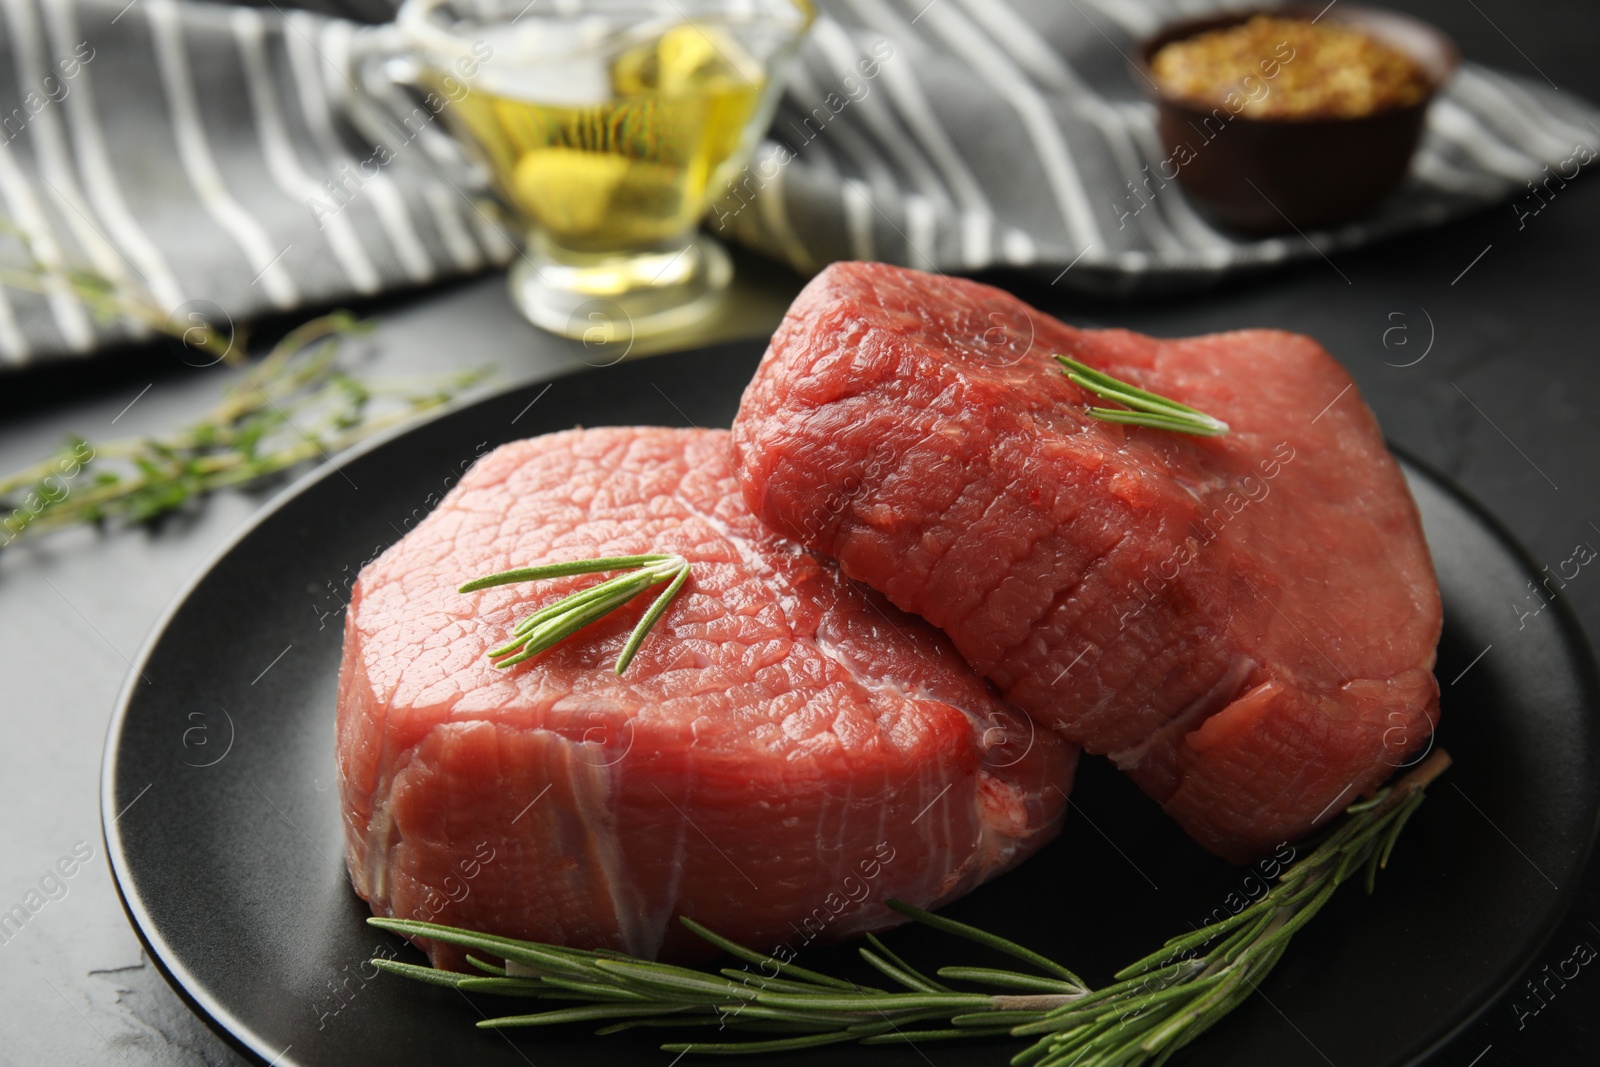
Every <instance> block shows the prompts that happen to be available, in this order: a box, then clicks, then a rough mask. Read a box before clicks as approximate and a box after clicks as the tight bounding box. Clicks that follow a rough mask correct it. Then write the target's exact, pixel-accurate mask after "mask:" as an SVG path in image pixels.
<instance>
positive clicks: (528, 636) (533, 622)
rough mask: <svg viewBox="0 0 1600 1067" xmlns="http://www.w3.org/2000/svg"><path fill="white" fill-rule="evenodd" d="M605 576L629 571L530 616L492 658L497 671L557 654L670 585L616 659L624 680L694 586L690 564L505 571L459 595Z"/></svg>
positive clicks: (671, 560)
mask: <svg viewBox="0 0 1600 1067" xmlns="http://www.w3.org/2000/svg"><path fill="white" fill-rule="evenodd" d="M601 571H628V572H629V573H627V574H619V575H617V577H615V578H610V579H607V580H606V581H604V582H601V583H600V584H599V585H595V586H590V587H589V588H588V589H584V590H582V591H580V592H577V593H573V594H572V595H571V596H567V597H563V598H562V599H560V600H558V601H556V602H555V603H554V604H551V605H549V606H547V607H543V608H540V609H539V610H538V611H536V612H534V613H533V614H532V615H529V616H528V617H527V618H526V619H523V620H522V621H521V622H519V623H518V624H517V626H516V628H515V629H513V630H512V631H511V633H512V639H511V640H510V641H508V642H506V643H505V644H503V645H501V646H500V647H499V648H496V649H493V650H491V651H490V652H489V653H488V656H489V659H490V660H498V661H499V662H497V663H495V666H496V667H514V666H516V665H517V664H519V663H521V662H522V661H523V660H527V659H532V658H533V657H534V656H537V655H538V654H539V653H541V652H543V651H545V650H546V649H550V648H554V647H555V646H556V645H559V644H560V643H561V642H563V641H565V640H566V639H567V638H569V637H571V636H572V635H573V634H575V633H577V632H578V631H579V630H581V629H583V628H584V627H585V626H588V625H589V624H590V623H592V622H596V621H598V620H599V619H602V618H604V617H605V616H607V615H609V614H611V613H612V612H613V611H616V610H617V609H618V608H620V607H622V606H623V605H624V604H626V603H628V602H629V601H630V600H632V599H633V598H634V597H636V596H638V595H639V594H640V593H642V592H644V591H645V590H646V589H649V588H650V587H651V586H653V585H659V584H660V583H662V582H668V583H669V584H668V585H667V587H666V589H664V590H662V591H661V593H660V595H659V596H657V597H656V599H655V602H654V603H653V604H651V605H650V610H648V611H646V612H645V613H644V615H643V617H642V618H640V619H639V623H638V625H637V626H635V627H634V628H633V633H632V634H630V635H629V636H628V642H627V644H625V645H623V646H622V654H621V655H619V656H618V657H617V665H616V672H617V675H618V676H619V677H620V676H621V674H622V672H623V671H625V670H627V669H628V664H630V663H632V662H633V657H634V654H635V653H637V652H638V651H639V646H640V645H641V644H643V643H644V639H645V635H646V634H648V633H649V632H650V629H651V627H653V626H655V624H656V622H657V621H658V620H659V619H660V618H661V616H662V615H663V614H665V613H666V610H667V608H668V607H670V606H671V605H672V601H673V599H674V598H675V597H676V596H677V595H678V591H679V590H680V589H682V588H683V583H684V582H686V581H688V580H689V561H688V560H686V559H684V558H683V557H682V556H673V555H662V554H659V553H657V554H651V555H645V556H611V557H608V558H606V559H578V560H571V561H569V562H566V563H546V564H544V565H542V566H538V567H521V568H518V569H516V570H510V571H501V572H500V573H499V574H490V575H485V576H484V577H482V578H474V579H473V580H472V581H470V582H467V583H466V584H465V585H463V586H461V588H460V589H458V590H457V592H460V593H474V592H477V591H478V590H479V589H488V588H489V587H491V586H496V585H507V584H509V583H511V582H534V581H538V580H540V579H541V578H564V577H566V576H568V575H573V574H597V573H599V572H601Z"/></svg>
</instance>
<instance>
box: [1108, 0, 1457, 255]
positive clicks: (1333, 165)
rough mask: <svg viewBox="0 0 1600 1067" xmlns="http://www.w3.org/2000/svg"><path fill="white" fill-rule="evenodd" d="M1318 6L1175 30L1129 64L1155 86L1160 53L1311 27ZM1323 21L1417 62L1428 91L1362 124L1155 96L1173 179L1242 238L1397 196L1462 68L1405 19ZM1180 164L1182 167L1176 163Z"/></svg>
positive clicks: (1338, 16)
mask: <svg viewBox="0 0 1600 1067" xmlns="http://www.w3.org/2000/svg"><path fill="white" fill-rule="evenodd" d="M1321 10H1323V9H1322V8H1321V6H1320V5H1317V4H1288V5H1285V6H1283V7H1275V8H1259V9H1255V10H1250V11H1234V12H1230V13H1228V14H1227V15H1219V16H1214V17H1210V18H1203V19H1192V20H1188V21H1184V22H1177V23H1172V24H1170V25H1168V26H1166V27H1164V28H1162V29H1161V30H1160V31H1159V32H1157V33H1156V34H1154V35H1153V36H1151V37H1149V38H1146V39H1145V40H1144V41H1142V42H1140V44H1139V47H1138V50H1137V52H1136V53H1135V56H1134V65H1135V66H1136V67H1137V68H1138V70H1139V73H1140V74H1141V75H1142V79H1141V80H1142V81H1143V82H1144V83H1145V84H1146V85H1152V84H1155V79H1154V77H1153V75H1152V73H1151V70H1150V60H1151V58H1152V57H1153V56H1154V55H1155V54H1156V53H1157V52H1158V51H1160V50H1161V47H1162V46H1163V45H1166V44H1169V43H1170V42H1172V41H1179V40H1183V39H1184V38H1187V37H1193V36H1194V35H1196V34H1198V33H1203V32H1205V31H1206V30H1216V29H1224V28H1226V27H1228V26H1234V25H1237V24H1239V23H1241V22H1245V21H1246V20H1248V19H1249V18H1251V17H1252V16H1254V15H1262V14H1267V15H1276V16H1279V17H1284V18H1303V19H1313V18H1315V17H1316V16H1317V13H1318V12H1319V11H1321ZM1322 18H1323V19H1324V20H1327V21H1332V22H1338V23H1341V24H1343V25H1346V26H1350V27H1352V28H1355V29H1359V30H1361V31H1363V32H1365V33H1366V34H1368V35H1369V36H1372V37H1375V38H1377V39H1378V40H1380V41H1383V42H1384V43H1386V44H1389V45H1391V46H1393V47H1395V48H1398V49H1399V50H1401V51H1402V52H1404V53H1405V54H1406V55H1408V56H1410V57H1411V59H1412V60H1413V62H1415V63H1416V64H1417V65H1418V66H1419V67H1420V68H1421V69H1422V71H1423V73H1424V74H1425V75H1426V76H1427V79H1428V83H1429V86H1430V89H1429V92H1428V95H1427V96H1426V97H1424V98H1423V99H1422V100H1421V101H1419V102H1418V103H1415V104H1412V105H1410V106H1408V107H1401V108H1391V109H1389V110H1385V111H1377V112H1373V113H1372V114H1369V115H1362V116H1360V117H1357V118H1305V119H1283V118H1273V119H1258V118H1250V117H1249V116H1247V115H1244V114H1242V113H1241V114H1238V115H1233V114H1230V113H1229V112H1228V110H1227V109H1226V108H1223V107H1209V106H1206V105H1204V104H1201V103H1198V102H1196V101H1194V100H1185V99H1183V98H1179V97H1175V96H1171V95H1168V94H1167V93H1165V92H1163V91H1161V90H1160V89H1159V88H1157V89H1156V90H1155V98H1156V109H1157V114H1158V123H1159V127H1160V130H1161V139H1162V141H1163V142H1164V143H1165V145H1166V149H1167V153H1168V157H1167V158H1168V159H1169V160H1172V163H1171V164H1168V165H1164V166H1163V172H1164V173H1163V176H1164V177H1170V174H1168V173H1166V172H1169V171H1170V170H1171V169H1173V167H1174V166H1175V167H1176V169H1177V180H1178V182H1179V184H1181V185H1182V186H1183V188H1184V189H1185V191H1187V192H1188V194H1189V196H1190V197H1191V198H1192V199H1193V200H1194V201H1196V203H1197V204H1198V205H1199V206H1200V207H1201V208H1202V209H1203V210H1204V211H1205V212H1206V213H1207V214H1208V215H1210V216H1211V217H1212V218H1213V219H1215V220H1216V221H1217V222H1219V223H1221V224H1222V225H1225V226H1228V227H1230V228H1232V229H1235V230H1241V231H1244V232H1247V233H1257V234H1266V233H1282V232H1287V231H1290V230H1293V229H1295V228H1299V229H1301V230H1308V229H1311V228H1313V227H1321V226H1330V225H1334V224H1336V223H1341V222H1348V221H1350V220H1351V219H1355V218H1359V217H1360V216H1362V215H1365V214H1367V213H1368V212H1369V211H1371V210H1372V209H1373V208H1375V207H1376V206H1377V205H1378V204H1379V203H1380V202H1381V201H1382V200H1383V199H1384V198H1385V197H1387V196H1388V195H1389V194H1390V193H1392V192H1394V191H1395V189H1397V188H1399V186H1400V183H1401V181H1403V180H1404V178H1405V175H1406V169H1407V167H1408V166H1409V165H1410V162H1411V157H1412V155H1413V154H1414V153H1415V152H1416V149H1417V143H1418V142H1419V141H1420V140H1421V139H1422V122H1423V117H1424V115H1426V113H1427V110H1428V105H1429V104H1430V103H1431V102H1432V100H1433V97H1434V96H1435V95H1436V94H1437V93H1438V91H1439V90H1440V89H1441V88H1442V87H1443V86H1444V85H1445V83H1446V82H1448V81H1449V80H1450V76H1451V75H1452V74H1454V73H1455V69H1456V65H1457V64H1458V63H1459V62H1460V53H1459V52H1457V50H1456V46H1455V44H1454V42H1452V41H1451V40H1450V38H1448V37H1446V36H1445V35H1444V34H1443V33H1442V32H1440V31H1439V30H1437V29H1435V28H1434V27H1433V26H1430V25H1428V24H1427V23H1426V22H1421V21H1419V20H1417V19H1414V18H1411V17H1409V16H1407V15H1401V14H1398V13H1396V12H1392V11H1383V10H1379V9H1377V8H1370V7H1358V6H1356V5H1353V4H1346V3H1338V4H1334V5H1332V6H1331V7H1329V8H1327V9H1326V11H1325V12H1324V13H1323V15H1322ZM1180 158H1182V159H1183V160H1186V161H1185V162H1181V163H1180V162H1179V160H1180Z"/></svg>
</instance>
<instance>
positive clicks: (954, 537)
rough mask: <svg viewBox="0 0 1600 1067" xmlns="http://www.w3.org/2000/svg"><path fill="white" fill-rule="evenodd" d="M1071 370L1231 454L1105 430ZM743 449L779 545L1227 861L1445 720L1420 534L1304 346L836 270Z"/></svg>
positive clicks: (814, 291) (772, 362)
mask: <svg viewBox="0 0 1600 1067" xmlns="http://www.w3.org/2000/svg"><path fill="white" fill-rule="evenodd" d="M1056 353H1061V354H1064V355H1068V356H1071V357H1073V358H1076V359H1078V360H1080V361H1082V362H1084V363H1086V364H1088V365H1089V366H1091V367H1094V368H1096V369H1098V370H1103V371H1105V372H1107V373H1109V374H1112V375H1114V376H1116V377H1119V378H1122V379H1124V380H1127V381H1130V382H1133V383H1134V384H1136V385H1139V386H1142V387H1144V388H1145V389H1148V390H1150V391H1153V392H1156V393H1160V394H1162V395H1164V396H1169V397H1172V398H1173V399H1176V400H1180V401H1182V402H1184V403H1187V404H1189V405H1191V406H1193V407H1197V408H1199V409H1200V410H1202V411H1205V412H1207V413H1209V414H1212V415H1215V416H1217V417H1218V418H1221V419H1223V420H1225V421H1227V422H1228V423H1230V424H1231V425H1232V427H1233V432H1232V433H1230V434H1228V435H1226V436H1223V437H1215V438H1200V437H1194V436H1190V435H1186V434H1179V433H1173V432H1169V431H1163V430H1156V429H1149V428H1143V427H1128V426H1120V425H1115V424H1112V423H1109V422H1104V421H1101V420H1098V419H1095V418H1093V417H1091V416H1089V415H1088V414H1087V413H1086V408H1087V407H1088V406H1089V405H1090V404H1104V403H1105V402H1104V401H1100V400H1097V399H1096V398H1094V397H1093V396H1091V395H1089V394H1088V393H1086V392H1085V391H1083V390H1082V389H1079V388H1078V387H1077V386H1075V385H1073V384H1072V383H1070V382H1069V381H1067V379H1066V377H1065V376H1064V375H1063V374H1062V373H1061V371H1060V367H1059V364H1057V363H1056V362H1055V361H1054V360H1053V359H1052V356H1053V355H1054V354H1056ZM733 448H734V451H733V463H734V466H735V468H736V470H737V471H738V472H739V474H740V482H741V484H742V486H743V488H744V493H745V499H746V501H747V502H748V503H749V505H750V507H751V509H752V510H753V511H754V512H755V513H756V514H757V515H759V516H760V517H761V518H762V519H764V520H766V522H767V523H768V524H769V525H771V526H772V527H773V528H775V529H776V530H778V531H779V532H781V533H784V534H786V535H788V536H790V537H793V538H795V539H797V540H799V541H800V542H801V543H803V544H805V545H806V546H808V547H810V548H812V549H814V550H816V551H818V552H821V553H824V554H827V555H829V556H832V557H834V558H836V559H837V560H838V561H839V564H840V567H841V568H842V569H843V571H844V573H845V574H846V575H848V576H850V577H852V578H857V579H860V580H862V581H865V582H867V583H868V584H870V585H872V586H873V587H874V588H876V589H879V590H881V591H882V592H884V593H885V594H886V595H887V596H888V597H889V599H891V600H892V601H894V603H895V604H897V605H899V606H900V607H902V608H904V609H905V610H907V611H910V612H914V613H916V614H918V615H921V616H922V617H924V618H926V619H927V620H928V621H930V622H932V623H933V624H934V625H936V626H938V627H940V628H941V629H943V630H944V631H945V632H946V633H948V634H949V635H950V637H951V638H952V639H953V640H954V642H955V645H956V648H958V649H959V650H960V651H961V653H962V654H963V655H964V656H965V657H966V658H967V660H968V662H970V663H971V664H972V665H973V666H974V667H975V668H977V669H978V670H979V671H980V672H982V673H983V674H985V675H986V676H988V677H989V678H990V679H991V680H992V681H993V682H994V683H995V684H996V685H997V686H998V687H999V689H1000V692H1001V694H1002V695H1003V696H1005V697H1006V698H1007V699H1008V700H1010V701H1011V702H1012V703H1014V704H1016V705H1017V706H1018V707H1021V708H1022V709H1024V710H1025V711H1027V712H1028V713H1029V714H1031V715H1033V716H1034V717H1035V719H1037V720H1038V721H1039V722H1040V723H1041V724H1043V725H1046V726H1049V727H1051V728H1053V729H1056V730H1059V731H1060V732H1061V733H1062V734H1063V735H1064V736H1065V737H1067V738H1068V739H1069V740H1071V741H1074V742H1077V743H1079V744H1081V745H1083V746H1084V747H1085V748H1086V749H1088V750H1089V751H1091V752H1099V753H1109V754H1110V755H1111V757H1112V759H1114V760H1115V761H1116V763H1117V764H1118V765H1119V766H1121V767H1122V768H1123V769H1124V770H1125V771H1127V772H1128V773H1129V774H1131V775H1132V776H1133V777H1134V779H1135V780H1136V781H1137V782H1138V783H1139V784H1140V786H1141V787H1143V789H1144V790H1145V791H1146V792H1147V793H1149V794H1150V795H1151V796H1153V797H1155V798H1156V799H1157V800H1158V801H1160V802H1161V803H1162V804H1163V805H1164V806H1165V808H1166V810H1167V811H1168V812H1169V813H1171V814H1172V815H1173V816H1174V817H1175V818H1176V819H1177V820H1178V821H1179V822H1180V823H1181V824H1182V825H1183V826H1184V828H1185V829H1187V830H1188V832H1189V833H1190V834H1191V835H1192V836H1193V837H1194V838H1195V839H1196V840H1198V841H1199V842H1200V843H1201V844H1203V845H1205V846H1206V847H1208V848H1210V849H1212V850H1213V851H1215V852H1217V853H1219V854H1221V855H1223V856H1227V857H1230V858H1233V859H1236V860H1247V859H1250V858H1252V857H1253V856H1255V855H1257V854H1259V853H1261V852H1263V851H1265V850H1266V849H1269V848H1270V847H1271V846H1273V845H1274V844H1276V843H1278V842H1280V841H1282V840H1285V839H1292V838H1295V837H1299V836H1301V835H1303V834H1304V833H1306V832H1307V831H1308V830H1310V829H1311V828H1312V826H1313V825H1315V824H1317V823H1318V822H1319V821H1321V820H1323V819H1325V818H1327V817H1330V816H1332V815H1333V814H1334V813H1336V812H1337V811H1338V810H1339V808H1340V807H1341V806H1343V804H1345V803H1348V802H1350V801H1351V800H1353V799H1354V798H1355V797H1356V796H1357V795H1358V794H1359V793H1361V792H1363V791H1365V790H1367V789H1369V788H1371V787H1373V786H1375V785H1376V784H1378V783H1379V782H1380V781H1382V780H1383V779H1384V778H1385V777H1387V776H1388V775H1389V774H1390V773H1391V772H1392V771H1393V769H1394V767H1395V766H1396V765H1398V764H1401V763H1402V762H1404V761H1405V760H1406V759H1407V757H1408V756H1409V755H1411V754H1412V753H1414V752H1415V751H1417V750H1418V749H1419V748H1420V747H1421V746H1422V745H1424V744H1425V743H1426V742H1427V739H1428V737H1429V735H1430V734H1431V732H1432V729H1433V726H1434V724H1435V723H1436V722H1437V720H1438V684H1437V682H1436V681H1435V680H1434V677H1433V675H1432V673H1431V671H1432V667H1433V662H1434V653H1435V646H1436V645H1437V643H1438V640H1439V630H1440V623H1441V613H1440V606H1439V591H1438V587H1437V584H1436V582H1435V579H1434V575H1433V568H1432V565H1431V562H1430V560H1429V558H1428V550H1427V546H1426V544H1425V543H1424V541H1423V537H1422V530H1421V526H1420V523H1419V520H1418V516H1417V510H1416V506H1415V504H1414V503H1413V501H1412V499H1411V496H1410V493H1409V491H1408V490H1407V488H1406V484H1405V480H1404V478H1403V476H1402V475H1401V473H1400V470H1399V468H1398V466H1397V465H1396V464H1395V461H1394V459H1393V458H1392V457H1391V456H1390V454H1389V452H1388V450H1387V449H1386V448H1385V447H1384V442H1383V437H1382V435H1381V434H1380V433H1379V430H1378V424H1377V422H1376V421H1375V420H1374V419H1373V417H1372V413H1371V412H1370V411H1368V410H1367V407H1366V405H1365V404H1363V403H1362V402H1361V398H1360V396H1359V394H1358V393H1357V392H1356V391H1355V389H1354V387H1353V383H1352V382H1351V380H1350V377H1349V375H1348V374H1346V373H1345V372H1344V370H1343V369H1342V368H1341V367H1340V366H1339V365H1338V364H1337V363H1336V362H1335V361H1334V360H1333V359H1332V358H1331V357H1329V355H1328V354H1327V353H1326V352H1325V351H1323V349H1322V348H1321V347H1320V346H1318V345H1317V344H1316V342H1314V341H1312V340H1310V339H1309V338H1306V337H1301V336H1298V335H1295V334H1290V333H1282V332H1279V331H1275V330H1243V331H1239V332H1235V333H1227V334H1216V335H1213V336H1209V337H1196V338H1186V339H1180V340H1158V339H1155V338H1151V337H1145V336H1142V335H1140V334H1135V333H1129V332H1127V331H1125V330H1092V331H1091V330H1077V329H1073V328H1072V327H1070V326H1067V325H1065V324H1063V323H1061V322H1059V321H1057V320H1056V319H1053V318H1051V317H1050V316H1048V315H1045V314H1043V313H1042V312H1039V311H1036V310H1035V309H1033V308H1031V307H1029V306H1028V305H1027V304H1024V303H1023V302H1022V301H1020V300H1017V299H1016V298H1015V297H1012V296H1011V295H1009V294H1007V293H1004V292H1001V291H1000V290H997V289H993V288H990V287H988V286H985V285H979V284H976V283H974V282H969V281H964V280H959V279H953V278H945V277H937V276H934V275H930V274H922V273H919V272H917V271H910V270H903V269H900V268H896V267H890V266H885V265H882V264H868V263H840V264H835V265H833V266H832V267H829V268H828V269H827V270H825V271H823V272H822V274H820V275H819V276H818V277H817V278H816V279H814V280H813V281H812V282H811V284H810V285H808V286H807V287H806V289H805V291H804V292H802V293H801V294H800V296H799V298H798V299H796V301H795V302H794V305H793V306H792V307H791V308H790V310H789V314H788V316H787V317H786V318H785V319H784V322H783V324H782V326H781V327H780V328H779V329H778V332H777V333H776V334H775V335H774V336H773V339H772V345H771V348H770V349H769V350H768V352H767V355H766V358H765V359H764V360H763V362H762V364H761V367H760V369H759V370H758V371H757V372H756V377H755V380H754V381H753V382H752V383H751V384H750V387H749V388H748V390H746V392H745V395H744V401H743V404H742V405H741V407H740V410H739V416H738V419H737V420H736V421H735V423H734V431H733Z"/></svg>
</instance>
